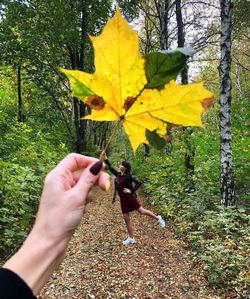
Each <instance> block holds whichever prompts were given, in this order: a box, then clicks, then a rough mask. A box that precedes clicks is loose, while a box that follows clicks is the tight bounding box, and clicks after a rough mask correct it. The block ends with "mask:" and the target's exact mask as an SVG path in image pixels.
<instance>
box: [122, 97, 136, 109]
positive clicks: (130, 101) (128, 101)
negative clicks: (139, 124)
mask: <svg viewBox="0 0 250 299" xmlns="http://www.w3.org/2000/svg"><path fill="white" fill-rule="evenodd" d="M135 100H136V98H133V97H127V99H126V101H125V103H124V105H123V108H124V109H125V110H126V111H128V109H129V108H130V107H131V106H132V105H133V104H134V102H135Z"/></svg>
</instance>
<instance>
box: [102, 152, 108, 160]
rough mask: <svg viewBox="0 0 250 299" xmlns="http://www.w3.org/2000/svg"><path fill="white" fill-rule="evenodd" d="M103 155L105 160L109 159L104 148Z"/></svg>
mask: <svg viewBox="0 0 250 299" xmlns="http://www.w3.org/2000/svg"><path fill="white" fill-rule="evenodd" d="M101 157H103V159H104V160H107V159H108V156H107V153H106V152H105V151H104V150H103V151H102V152H101Z"/></svg>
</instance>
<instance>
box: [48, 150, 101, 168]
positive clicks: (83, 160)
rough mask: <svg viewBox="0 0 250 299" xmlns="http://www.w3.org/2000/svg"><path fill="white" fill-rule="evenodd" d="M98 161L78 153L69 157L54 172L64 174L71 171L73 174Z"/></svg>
mask: <svg viewBox="0 0 250 299" xmlns="http://www.w3.org/2000/svg"><path fill="white" fill-rule="evenodd" d="M96 161H98V159H96V158H93V157H87V156H83V155H80V154H76V153H71V154H69V155H67V156H66V157H65V158H64V159H63V160H62V161H61V162H59V164H58V165H57V166H56V167H55V168H54V171H58V172H62V171H65V170H69V171H71V172H74V171H76V170H77V169H83V168H86V167H87V166H89V165H90V164H91V163H93V162H96Z"/></svg>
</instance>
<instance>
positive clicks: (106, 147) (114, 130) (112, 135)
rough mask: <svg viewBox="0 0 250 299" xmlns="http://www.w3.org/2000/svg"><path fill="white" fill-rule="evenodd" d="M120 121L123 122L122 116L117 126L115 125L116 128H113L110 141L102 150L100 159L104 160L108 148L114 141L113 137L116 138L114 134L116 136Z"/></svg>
mask: <svg viewBox="0 0 250 299" xmlns="http://www.w3.org/2000/svg"><path fill="white" fill-rule="evenodd" d="M120 122H121V118H120V119H119V120H118V121H117V123H116V124H115V126H114V128H113V130H112V133H111V136H110V138H109V140H108V142H107V144H106V146H105V148H104V149H103V150H102V152H101V154H100V157H99V159H100V160H104V157H105V154H106V151H107V150H108V148H109V146H110V144H111V142H112V140H113V138H114V136H115V134H116V132H117V129H118V127H119V124H120Z"/></svg>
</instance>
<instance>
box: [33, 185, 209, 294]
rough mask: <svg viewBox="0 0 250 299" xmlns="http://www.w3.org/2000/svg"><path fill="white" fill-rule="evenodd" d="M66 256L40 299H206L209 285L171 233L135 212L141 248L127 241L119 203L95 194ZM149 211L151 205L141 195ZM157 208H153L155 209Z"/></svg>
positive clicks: (133, 214) (135, 222) (134, 217)
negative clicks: (127, 243) (205, 292)
mask: <svg viewBox="0 0 250 299" xmlns="http://www.w3.org/2000/svg"><path fill="white" fill-rule="evenodd" d="M95 193H96V194H95V200H94V201H93V202H92V203H91V204H90V206H89V208H88V212H87V213H86V214H85V216H84V218H83V220H82V222H81V224H80V226H79V228H78V230H77V231H76V233H75V234H74V237H73V238H72V240H71V242H70V245H69V247H68V250H67V254H66V257H65V259H64V261H63V263H62V264H61V266H60V267H59V269H58V270H57V271H56V272H54V274H53V276H52V278H51V279H50V281H49V282H48V283H47V285H46V286H45V287H44V289H43V290H42V292H41V295H40V296H39V298H42V299H55V298H60V299H64V298H83V299H85V298H97V299H102V298H103V299H104V298H105V299H108V298H110V299H118V298H119V299H122V298H124V299H125V298H127V299H137V298H138V299H146V298H147V299H149V298H150V299H151V298H152V299H153V298H157V299H163V298H168V299H196V298H199V299H203V298H204V299H206V298H208V297H206V296H205V295H204V292H203V291H204V285H205V281H204V278H203V276H202V273H201V272H200V269H199V267H198V266H197V267H194V266H193V265H192V262H191V258H190V253H189V252H188V251H187V250H186V249H184V246H183V245H184V244H183V243H182V242H181V241H179V240H178V239H176V238H175V236H174V234H173V232H172V230H171V228H170V227H169V226H167V227H166V228H160V226H159V225H158V224H157V222H156V221H154V220H153V219H151V218H149V217H147V216H142V215H140V214H138V213H137V212H133V213H131V218H132V223H133V226H134V228H135V238H136V241H137V243H136V244H133V245H129V246H124V245H123V244H122V240H124V239H126V238H127V233H126V228H125V224H124V221H123V218H122V214H121V211H120V203H119V199H118V198H117V199H116V203H115V204H112V203H111V199H112V190H111V191H110V192H108V193H105V192H102V191H100V190H98V189H97V188H96V189H95ZM140 200H141V202H142V204H143V206H144V207H147V203H146V200H145V199H144V198H143V197H141V196H140ZM150 209H151V208H150Z"/></svg>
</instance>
